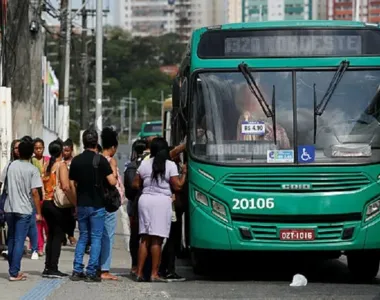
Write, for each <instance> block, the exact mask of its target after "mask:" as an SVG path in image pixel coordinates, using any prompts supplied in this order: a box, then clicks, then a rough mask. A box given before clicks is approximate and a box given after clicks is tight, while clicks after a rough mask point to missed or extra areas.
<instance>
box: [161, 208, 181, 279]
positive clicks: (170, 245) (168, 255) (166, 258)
mask: <svg viewBox="0 0 380 300" xmlns="http://www.w3.org/2000/svg"><path fill="white" fill-rule="evenodd" d="M176 217H177V222H172V224H171V226H170V233H169V238H168V239H167V241H166V243H165V246H164V249H163V251H162V257H161V265H160V273H163V274H165V273H166V272H168V273H170V274H173V273H175V257H176V253H177V251H178V248H179V247H180V246H181V237H182V213H181V212H180V213H176Z"/></svg>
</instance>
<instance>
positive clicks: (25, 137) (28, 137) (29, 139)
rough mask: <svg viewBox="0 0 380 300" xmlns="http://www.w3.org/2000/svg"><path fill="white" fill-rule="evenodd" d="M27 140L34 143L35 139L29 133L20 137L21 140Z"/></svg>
mask: <svg viewBox="0 0 380 300" xmlns="http://www.w3.org/2000/svg"><path fill="white" fill-rule="evenodd" d="M22 141H26V142H29V143H32V144H33V139H32V138H31V137H30V136H29V135H25V136H23V137H22V138H21V139H20V142H22Z"/></svg>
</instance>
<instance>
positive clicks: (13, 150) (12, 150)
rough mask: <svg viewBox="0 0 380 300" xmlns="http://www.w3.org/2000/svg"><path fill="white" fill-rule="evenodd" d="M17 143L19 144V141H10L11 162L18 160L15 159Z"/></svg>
mask: <svg viewBox="0 0 380 300" xmlns="http://www.w3.org/2000/svg"><path fill="white" fill-rule="evenodd" d="M18 142H20V140H18V139H16V140H13V141H12V144H11V161H14V160H16V159H18V158H15V146H16V144H17V143H18Z"/></svg>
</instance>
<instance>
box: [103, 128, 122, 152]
mask: <svg viewBox="0 0 380 300" xmlns="http://www.w3.org/2000/svg"><path fill="white" fill-rule="evenodd" d="M100 137H101V139H102V145H103V149H110V148H112V147H117V146H118V145H119V142H118V140H117V132H116V131H115V130H113V129H112V128H111V127H106V128H104V129H103V130H102V133H101V134H100Z"/></svg>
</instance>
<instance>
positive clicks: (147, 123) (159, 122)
mask: <svg viewBox="0 0 380 300" xmlns="http://www.w3.org/2000/svg"><path fill="white" fill-rule="evenodd" d="M149 124H152V125H160V124H162V121H161V120H160V121H149V122H144V123H142V125H143V126H145V125H149Z"/></svg>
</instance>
